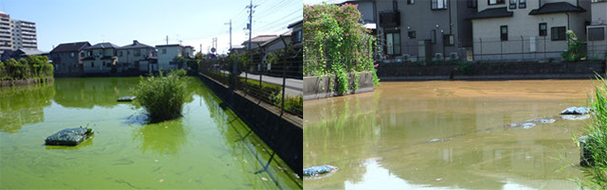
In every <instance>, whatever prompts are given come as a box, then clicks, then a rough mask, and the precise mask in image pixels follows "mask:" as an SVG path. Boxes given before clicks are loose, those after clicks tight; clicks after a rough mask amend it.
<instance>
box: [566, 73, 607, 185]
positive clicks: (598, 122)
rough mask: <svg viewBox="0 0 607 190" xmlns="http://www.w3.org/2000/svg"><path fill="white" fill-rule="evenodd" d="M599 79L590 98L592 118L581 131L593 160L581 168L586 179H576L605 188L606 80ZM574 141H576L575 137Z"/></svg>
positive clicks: (606, 135)
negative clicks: (585, 137) (586, 136)
mask: <svg viewBox="0 0 607 190" xmlns="http://www.w3.org/2000/svg"><path fill="white" fill-rule="evenodd" d="M599 80H600V85H599V86H597V87H595V92H594V98H593V99H591V100H590V106H591V107H592V109H593V114H592V120H591V122H590V123H589V124H588V125H587V126H586V127H585V128H584V131H583V132H584V133H586V134H588V136H589V138H588V139H587V140H586V145H585V148H586V149H588V150H589V151H590V152H591V154H592V158H593V159H594V161H595V162H594V165H590V166H589V167H585V168H583V170H584V171H585V172H584V173H585V175H586V177H587V178H586V179H587V180H583V181H579V180H578V183H580V185H582V186H583V187H588V188H590V189H606V188H607V81H605V80H604V79H602V78H600V79H599ZM574 141H575V142H578V141H577V139H576V138H574ZM578 146H579V144H578Z"/></svg>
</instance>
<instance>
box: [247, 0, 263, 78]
mask: <svg viewBox="0 0 607 190" xmlns="http://www.w3.org/2000/svg"><path fill="white" fill-rule="evenodd" d="M255 7H257V5H255V6H253V0H250V4H249V6H247V7H246V8H249V25H248V29H249V54H250V55H249V59H250V60H249V61H250V64H249V67H250V66H252V65H253V53H252V52H251V49H252V48H253V45H251V38H252V36H253V8H255ZM244 80H245V82H246V81H247V72H246V70H245V76H244ZM260 82H261V81H260Z"/></svg>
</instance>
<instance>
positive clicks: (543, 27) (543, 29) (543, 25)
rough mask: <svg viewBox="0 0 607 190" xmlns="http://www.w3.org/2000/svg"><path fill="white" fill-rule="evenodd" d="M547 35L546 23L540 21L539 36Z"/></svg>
mask: <svg viewBox="0 0 607 190" xmlns="http://www.w3.org/2000/svg"><path fill="white" fill-rule="evenodd" d="M547 35H548V25H546V23H540V36H547Z"/></svg>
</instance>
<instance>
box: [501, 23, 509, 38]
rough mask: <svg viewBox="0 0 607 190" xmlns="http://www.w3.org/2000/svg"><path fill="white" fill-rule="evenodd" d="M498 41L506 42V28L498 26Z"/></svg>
mask: <svg viewBox="0 0 607 190" xmlns="http://www.w3.org/2000/svg"><path fill="white" fill-rule="evenodd" d="M500 40H502V41H508V26H500Z"/></svg>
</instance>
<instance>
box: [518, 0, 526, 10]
mask: <svg viewBox="0 0 607 190" xmlns="http://www.w3.org/2000/svg"><path fill="white" fill-rule="evenodd" d="M518 8H520V9H524V8H527V0H518Z"/></svg>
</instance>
